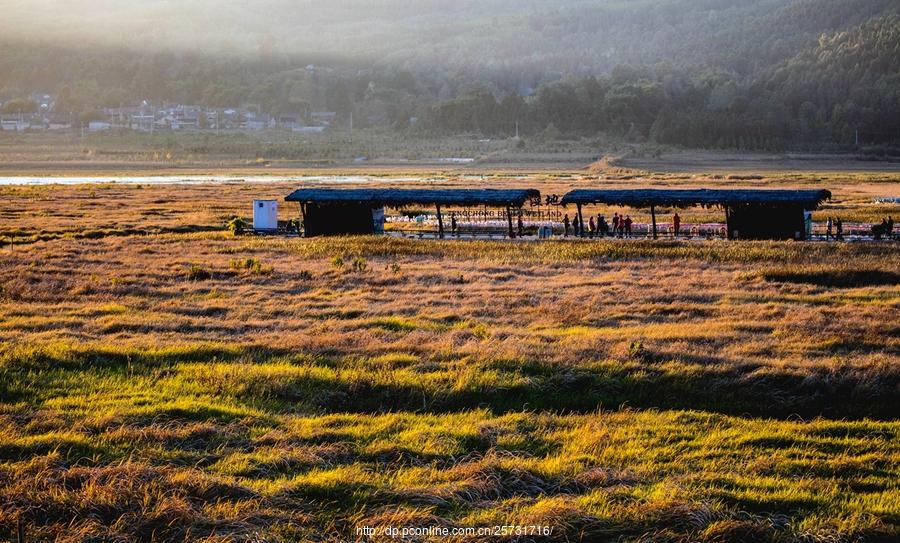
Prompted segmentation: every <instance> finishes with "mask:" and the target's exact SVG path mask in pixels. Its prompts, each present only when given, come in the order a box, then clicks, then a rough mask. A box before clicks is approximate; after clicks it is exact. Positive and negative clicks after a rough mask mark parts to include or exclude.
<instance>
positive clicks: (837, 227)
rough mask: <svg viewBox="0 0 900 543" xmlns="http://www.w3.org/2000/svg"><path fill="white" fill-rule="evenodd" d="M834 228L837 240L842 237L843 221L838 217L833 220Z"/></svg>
mask: <svg viewBox="0 0 900 543" xmlns="http://www.w3.org/2000/svg"><path fill="white" fill-rule="evenodd" d="M834 228H835V233H836V234H837V235H836V237H835V239H838V240H842V239H844V221H842V220H841V218H840V217H838V218H836V219H835V220H834Z"/></svg>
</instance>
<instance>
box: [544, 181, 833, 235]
mask: <svg viewBox="0 0 900 543" xmlns="http://www.w3.org/2000/svg"><path fill="white" fill-rule="evenodd" d="M829 198H831V193H830V192H828V191H827V190H774V189H760V190H757V189H577V190H573V191H570V192H569V193H567V194H566V195H565V196H563V198H562V200H561V201H560V203H561V204H562V205H568V204H575V206H576V208H577V213H578V218H579V222H580V221H581V216H582V215H581V208H582V206H585V205H591V204H605V205H612V206H626V207H634V208H644V209H646V208H649V209H650V216H651V219H652V222H653V237H654V239H655V238H656V237H657V228H656V210H657V207H678V208H686V207H693V206H702V207H721V208H723V209H724V210H725V223H726V231H727V235H728V239H734V238H736V237H740V238H745V239H805V238H806V236H807V228H806V212H807V211H812V210H814V209H816V208H817V207H818V206H819V204H821V203H822V202H823V201H825V200H827V199H829Z"/></svg>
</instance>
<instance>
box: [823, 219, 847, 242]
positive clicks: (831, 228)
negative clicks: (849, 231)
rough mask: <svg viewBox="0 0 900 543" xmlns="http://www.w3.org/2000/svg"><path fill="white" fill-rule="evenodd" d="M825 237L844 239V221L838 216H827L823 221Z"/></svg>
mask: <svg viewBox="0 0 900 543" xmlns="http://www.w3.org/2000/svg"><path fill="white" fill-rule="evenodd" d="M825 239H844V221H842V220H841V218H840V217H835V218H831V217H828V221H827V222H826V223H825Z"/></svg>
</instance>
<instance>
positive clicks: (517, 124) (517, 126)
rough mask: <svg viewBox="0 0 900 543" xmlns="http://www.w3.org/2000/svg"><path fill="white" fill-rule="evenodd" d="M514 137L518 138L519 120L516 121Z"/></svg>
mask: <svg viewBox="0 0 900 543" xmlns="http://www.w3.org/2000/svg"><path fill="white" fill-rule="evenodd" d="M516 139H519V121H516Z"/></svg>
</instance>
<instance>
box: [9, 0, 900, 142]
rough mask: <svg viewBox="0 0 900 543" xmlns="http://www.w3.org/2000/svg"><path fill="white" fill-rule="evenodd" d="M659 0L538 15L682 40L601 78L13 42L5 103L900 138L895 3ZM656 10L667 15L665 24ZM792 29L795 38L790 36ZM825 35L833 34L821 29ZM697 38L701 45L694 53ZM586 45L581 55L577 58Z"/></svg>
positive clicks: (697, 133)
mask: <svg viewBox="0 0 900 543" xmlns="http://www.w3.org/2000/svg"><path fill="white" fill-rule="evenodd" d="M692 1H693V0H692ZM651 4H652V3H651ZM662 4H664V5H665V6H668V7H667V8H666V9H663V10H662V11H659V10H656V11H653V15H652V18H651V19H650V20H647V21H648V22H646V23H642V22H641V21H645V19H642V14H645V15H646V13H645V11H646V10H644V8H642V7H641V6H643V4H641V6H636V7H633V8H632V7H628V8H626V7H621V6H620V7H616V8H613V7H607V8H604V9H597V10H595V9H593V8H590V9H589V10H588V11H583V9H588V7H586V4H583V3H572V7H571V8H570V9H561V10H560V11H559V13H558V14H556V15H553V16H549V17H533V18H529V19H527V20H529V21H530V23H529V25H530V27H533V28H532V32H533V33H534V34H535V36H544V37H546V36H556V37H559V39H565V37H564V36H563V35H559V36H557V34H558V33H559V32H561V31H562V30H561V29H564V28H571V29H572V30H573V32H575V33H577V34H578V35H585V36H586V35H587V33H589V31H590V28H591V27H592V25H596V26H597V27H603V28H606V27H612V29H613V30H615V27H622V28H627V29H633V30H635V29H636V30H639V29H640V28H639V27H640V25H641V24H647V25H650V26H651V27H653V28H656V30H655V32H649V33H648V34H647V39H648V40H649V41H651V42H652V41H654V40H656V39H657V38H658V36H660V35H661V36H665V37H666V39H670V38H671V42H670V44H669V45H670V49H671V50H672V51H676V52H677V51H682V52H683V53H684V54H683V55H682V56H683V59H684V60H683V61H678V60H677V56H676V55H673V54H671V53H661V52H659V51H656V52H655V53H653V52H652V51H651V50H654V51H655V49H653V48H652V47H649V46H647V47H637V46H634V47H631V48H630V49H627V50H626V51H624V52H618V53H616V54H615V55H613V54H610V55H609V56H608V58H607V57H604V58H606V59H607V61H608V62H613V60H614V59H616V58H618V59H620V60H621V59H629V60H628V62H620V63H618V64H617V65H616V67H615V68H613V69H611V70H609V71H607V72H605V73H606V75H603V76H600V77H593V76H590V75H587V76H580V77H578V76H575V75H573V74H572V73H571V71H570V74H569V76H567V77H562V75H560V74H559V73H557V71H556V68H557V67H558V65H557V64H552V63H549V61H548V58H549V57H547V56H546V54H549V53H548V52H546V51H545V52H544V53H542V54H540V55H539V54H537V53H536V55H535V57H534V58H535V60H534V64H531V63H530V61H521V62H519V63H518V64H514V63H512V62H510V63H508V64H507V65H505V67H503V68H499V69H491V70H489V71H482V72H479V71H477V70H474V69H472V68H471V67H470V68H469V69H466V70H463V69H460V70H456V71H452V70H450V69H448V68H447V66H446V65H445V64H433V65H432V66H430V67H429V68H427V69H426V68H419V69H413V68H399V67H397V66H398V65H397V64H392V63H386V62H385V63H374V64H365V65H363V64H361V63H360V61H358V60H357V61H352V60H348V59H345V58H339V57H328V56H322V55H319V56H311V55H305V56H298V55H287V54H270V53H267V54H264V55H260V56H259V57H252V56H247V55H245V54H239V53H229V54H208V53H201V52H198V51H196V50H195V51H180V52H173V51H156V52H151V51H139V50H133V49H110V48H95V49H75V48H64V47H54V46H44V47H37V46H34V45H26V44H22V43H13V42H9V43H6V44H0V74H2V75H0V102H4V104H3V106H2V109H3V112H5V113H15V112H25V113H27V112H29V111H32V110H33V109H34V108H35V107H36V104H34V103H33V102H30V101H28V100H27V99H23V98H22V97H23V96H28V95H29V94H30V93H31V92H33V91H43V92H50V93H53V94H54V96H55V102H56V103H55V109H56V111H57V112H62V113H65V114H69V115H72V116H74V117H79V118H82V119H85V118H91V116H92V115H95V112H96V111H97V110H98V109H100V108H102V107H109V106H120V105H132V104H136V103H140V102H141V101H142V100H149V101H151V102H155V103H161V102H170V103H171V102H176V103H186V104H197V105H202V106H207V107H234V106H251V107H255V108H257V109H258V110H259V111H260V112H262V113H270V114H273V115H284V114H297V113H300V114H302V113H304V112H309V111H315V110H328V111H335V112H337V113H338V117H339V118H338V122H340V123H346V122H347V121H348V117H349V116H350V115H351V114H353V117H354V123H355V125H356V126H365V125H377V126H390V127H393V128H395V129H398V130H424V131H427V132H430V133H436V134H460V133H478V134H484V135H491V136H508V135H512V134H514V133H515V131H516V127H518V130H519V132H520V133H521V134H524V135H533V134H536V133H539V132H545V131H546V133H547V134H558V135H559V136H560V137H577V136H583V135H594V134H597V133H606V134H610V135H616V136H620V137H623V138H628V139H649V140H654V141H659V142H663V143H673V144H681V145H686V146H699V147H742V148H784V147H788V146H794V145H808V146H822V145H830V144H840V145H846V144H851V143H854V142H856V141H857V137H858V138H859V140H860V141H862V142H863V143H890V142H896V141H898V140H900V15H898V14H897V13H896V11H897V10H896V8H891V2H887V1H882V0H877V1H871V2H861V1H860V0H847V1H841V2H838V1H836V0H792V1H790V2H788V1H785V0H765V1H764V2H762V4H772V6H771V7H773V10H772V13H771V14H769V13H768V12H765V10H762V11H760V10H761V8H759V7H755V4H754V5H752V6H751V5H749V4H746V3H742V2H739V1H737V0H709V1H708V2H706V3H705V4H708V5H706V7H705V8H704V7H703V5H701V4H704V3H699V2H694V3H691V2H686V0H685V1H682V0H670V1H667V2H662ZM705 4H704V5H705ZM616 5H618V4H616ZM648 5H650V4H648ZM776 5H777V6H780V7H778V9H774V8H775V7H776ZM691 6H693V7H691ZM645 7H646V6H645ZM763 7H764V6H763ZM582 8H583V9H582ZM676 8H677V9H676ZM682 8H683V9H689V8H690V9H691V10H700V11H691V12H690V13H693V14H694V15H697V16H701V14H702V15H703V16H705V17H706V18H707V20H710V19H714V20H715V21H716V22H717V23H716V24H712V23H706V25H705V26H708V27H712V28H715V29H716V31H714V32H709V33H708V34H703V37H696V36H689V37H685V38H683V39H681V40H678V39H675V37H674V36H675V31H676V30H677V29H681V28H694V26H691V25H695V26H696V24H695V21H694V20H693V19H691V17H688V16H686V15H684V14H683V13H682V11H679V10H682ZM648 9H649V8H648ZM661 9H662V8H661ZM704 9H705V10H706V11H703V10H704ZM641 10H644V11H641ZM747 10H755V11H753V13H756V12H757V11H760V13H757V14H756V15H755V16H753V17H749V16H748V18H747V19H746V23H743V22H741V23H740V24H738V23H736V22H735V13H739V14H746V13H745V11H747ZM892 10H893V11H892ZM660 13H666V14H667V15H666V17H663V18H662V19H660V20H656V19H659V18H660ZM747 13H750V12H747ZM873 14H875V15H874V16H873ZM860 18H862V19H863V22H862V23H858V19H860ZM785 21H788V22H785ZM843 21H850V23H849V24H850V26H846V27H844V26H842V24H843V23H842V22H843ZM788 24H789V25H793V27H795V28H796V32H789V28H788V27H786V26H785V25H788ZM701 27H704V26H703V25H701V26H700V27H698V28H701ZM770 27H771V28H774V29H775V30H774V31H772V30H771V28H770ZM816 29H826V30H828V31H823V32H822V33H821V34H819V36H818V38H815V37H813V36H812V34H813V33H814V32H815V30H816ZM835 29H839V30H835ZM498 32H499V33H501V34H502V33H503V32H504V30H503V29H498ZM584 39H585V40H588V38H587V37H585V38H584ZM623 43H626V42H625V41H624V38H623ZM498 46H499V45H498ZM586 47H587V49H585V50H586V51H588V52H590V53H591V58H594V57H596V56H597V55H598V54H599V53H597V52H596V51H594V49H595V48H596V47H597V45H596V44H593V45H592V44H591V43H590V42H589V41H586ZM689 47H695V48H700V49H701V50H702V51H701V52H696V53H693V54H689V53H688V52H687V48H689ZM554 54H556V53H554ZM580 54H581V53H579V52H578V51H575V52H573V53H572V54H571V55H569V56H568V57H567V58H568V60H567V61H566V62H569V61H573V62H574V61H577V59H578V58H580V56H579V55H580ZM679 54H680V53H679ZM554 58H555V57H554ZM573 59H574V60H573ZM595 60H596V59H595ZM576 64H577V62H576ZM561 65H565V62H561ZM411 119H418V120H419V122H418V123H411V122H410V121H411Z"/></svg>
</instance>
